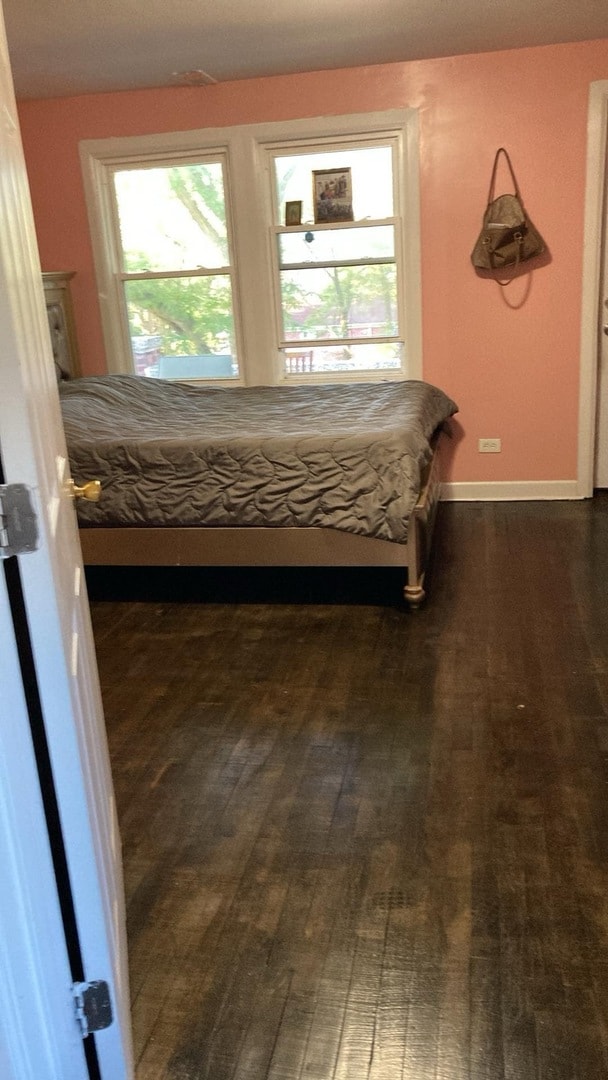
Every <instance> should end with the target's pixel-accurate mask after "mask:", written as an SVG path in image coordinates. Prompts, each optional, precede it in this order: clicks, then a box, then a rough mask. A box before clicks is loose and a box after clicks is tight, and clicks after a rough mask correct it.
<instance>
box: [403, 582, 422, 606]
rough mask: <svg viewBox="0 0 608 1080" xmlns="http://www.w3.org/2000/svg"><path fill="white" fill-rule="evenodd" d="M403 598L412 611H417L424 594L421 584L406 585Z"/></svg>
mask: <svg viewBox="0 0 608 1080" xmlns="http://www.w3.org/2000/svg"><path fill="white" fill-rule="evenodd" d="M403 596H404V598H405V600H406V602H407V603H408V604H409V606H410V608H411V609H412V611H417V609H418V608H419V607H420V605H421V603H422V601H423V600H424V598H425V596H426V593H425V591H424V589H423V587H422V583H420V582H419V583H418V584H417V585H406V586H405V587H404V589H403Z"/></svg>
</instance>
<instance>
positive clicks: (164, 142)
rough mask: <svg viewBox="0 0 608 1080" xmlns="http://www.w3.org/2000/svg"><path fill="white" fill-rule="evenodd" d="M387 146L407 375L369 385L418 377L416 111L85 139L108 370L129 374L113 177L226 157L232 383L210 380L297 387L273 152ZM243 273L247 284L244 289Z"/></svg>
mask: <svg viewBox="0 0 608 1080" xmlns="http://www.w3.org/2000/svg"><path fill="white" fill-rule="evenodd" d="M389 139H390V140H394V146H395V151H394V152H395V159H394V164H395V165H396V168H395V169H394V179H393V185H394V219H395V220H396V221H397V227H396V231H395V244H396V247H397V246H398V248H399V251H398V260H399V261H400V266H401V270H402V281H403V290H402V292H401V293H400V294H399V296H398V305H399V318H400V321H401V320H402V327H403V340H404V356H405V364H404V366H405V370H404V371H403V372H397V371H379V372H377V373H375V374H374V381H375V380H377V381H387V380H391V381H392V380H395V379H403V378H414V379H415V378H421V377H422V311H421V287H420V208H419V198H420V197H419V176H418V173H419V161H418V110H417V109H414V108H408V109H396V110H390V111H387V112H380V113H357V114H349V115H341V116H324V117H312V118H309V119H301V120H291V121H279V122H272V123H262V124H248V125H234V126H228V127H224V128H203V129H196V130H192V131H182V132H165V133H160V134H155V135H138V136H124V137H118V138H110V139H101V140H97V139H96V140H84V141H82V142H81V143H80V157H81V166H82V172H83V181H84V188H85V198H86V203H87V210H88V215H89V226H90V232H91V242H92V247H93V256H94V264H95V272H96V277H97V286H98V297H99V305H100V312H101V320H102V328H103V335H104V344H105V349H106V356H107V364H108V371H109V372H112V373H131V372H132V370H133V368H132V361H131V344H130V339H129V334H128V319H127V318H126V310H125V301H124V290H123V288H122V279H121V275H122V270H123V268H122V254H121V253H122V248H121V244H120V236H119V235H117V231H118V220H117V214H116V213H115V212H114V207H113V196H114V192H113V183H112V180H111V172H114V171H116V170H117V169H120V168H136V167H138V166H141V167H145V166H146V165H147V166H148V167H149V166H150V165H153V164H158V165H163V164H165V163H167V164H170V163H176V162H184V161H185V160H186V159H188V158H191V159H192V160H194V159H195V158H196V156H197V155H198V156H199V158H201V159H203V158H205V159H209V158H212V157H213V156H214V155H217V157H218V159H219V158H221V159H223V160H224V162H225V183H226V189H227V190H226V192H225V199H226V210H227V220H228V232H229V239H230V243H231V245H232V247H231V250H232V258H233V262H232V267H233V274H234V278H233V281H234V291H233V303H234V318H235V337H236V341H237V347H238V360H239V377H238V378H236V379H234V378H233V379H230V380H225V381H224V382H223V381H222V380H221V379H217V380H212V381H213V383H214V384H220V385H222V384H225V385H226V386H239V385H250V386H252V385H261V384H262V385H263V384H269V383H274V384H277V383H286V382H289V383H291V382H292V381H294V382H301V381H303V380H302V377H301V376H295V375H291V376H287V375H286V373H285V371H284V365H283V354H282V353H281V352H280V350H279V349H278V344H279V341H280V323H278V321H277V319H278V313H277V300H276V293H277V287H278V278H276V277H275V274H274V272H273V269H274V267H275V265H276V262H277V258H276V246H277V245H276V232H277V230H278V229H281V228H282V227H281V226H280V225H279V224H278V222H279V220H280V218H279V217H278V216H277V215H278V213H279V208H278V207H277V206H276V192H275V189H274V170H273V162H272V157H271V155H272V154H273V153H277V152H281V153H283V152H289V153H297V152H298V149H299V146H300V145H301V147H302V152H314V150H315V149H317V148H318V149H321V150H322V149H329V148H330V147H332V148H333V143H339V144H340V145H342V144H345V143H348V142H352V144H353V147H356V146H358V145H361V144H362V143H365V142H367V141H371V142H380V143H382V142H383V141H384V142H386V141H388V140H389ZM382 220H387V221H388V220H389V219H382ZM391 220H392V219H391ZM399 222H401V223H402V227H401V228H399ZM355 224H356V223H355ZM245 276H246V278H247V287H246V288H243V285H242V282H243V280H244V278H245ZM294 347H295V346H294ZM363 377H364V378H365V380H366V381H371V379H370V373H368V372H365V373H360V372H356V371H353V372H333V373H330V374H329V378H330V379H331V381H333V382H336V381H339V382H360V381H362V378H363ZM304 381H306V382H307V383H319V382H325V381H327V376H326V375H323V376H321V375H319V374H318V373H313V374H312V375H307V376H305V377H304ZM205 384H207V380H205Z"/></svg>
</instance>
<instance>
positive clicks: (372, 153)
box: [274, 146, 393, 225]
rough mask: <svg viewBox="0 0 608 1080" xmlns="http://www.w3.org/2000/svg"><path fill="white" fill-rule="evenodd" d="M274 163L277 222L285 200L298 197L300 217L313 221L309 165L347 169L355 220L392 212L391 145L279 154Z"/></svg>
mask: <svg viewBox="0 0 608 1080" xmlns="http://www.w3.org/2000/svg"><path fill="white" fill-rule="evenodd" d="M274 163H275V179H276V194H277V208H278V214H279V220H278V221H277V222H276V224H277V225H282V224H284V221H285V203H286V202H288V201H291V200H298V199H299V200H301V201H302V221H303V222H307V221H308V222H312V221H314V213H313V197H312V172H313V169H342V168H345V169H346V168H349V169H351V176H352V187H353V213H354V216H355V220H356V221H357V220H360V219H361V218H385V217H392V216H393V168H392V147H391V146H374V147H362V148H360V149H357V150H330V151H323V152H317V153H310V154H289V155H285V156H280V155H279V156H277V157H275V159H274Z"/></svg>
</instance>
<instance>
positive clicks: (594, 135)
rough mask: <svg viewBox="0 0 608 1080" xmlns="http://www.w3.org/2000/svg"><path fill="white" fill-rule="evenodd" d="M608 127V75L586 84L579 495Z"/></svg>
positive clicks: (589, 474)
mask: <svg viewBox="0 0 608 1080" xmlns="http://www.w3.org/2000/svg"><path fill="white" fill-rule="evenodd" d="M607 131H608V80H606V79H602V80H601V81H599V82H593V83H591V86H590V88H589V112H588V118H587V182H586V189H585V225H584V234H583V289H582V305H581V353H580V384H579V385H580V393H579V419H578V493H579V496H580V497H581V498H588V497H589V496H591V495H592V494H593V473H594V464H595V441H596V402H597V373H598V335H599V332H600V330H599V327H600V287H601V279H602V233H603V219H604V198H605V191H604V189H605V175H606V152H607Z"/></svg>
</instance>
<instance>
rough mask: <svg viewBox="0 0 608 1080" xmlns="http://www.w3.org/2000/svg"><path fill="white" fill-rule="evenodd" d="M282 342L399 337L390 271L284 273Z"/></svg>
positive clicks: (363, 268)
mask: <svg viewBox="0 0 608 1080" xmlns="http://www.w3.org/2000/svg"><path fill="white" fill-rule="evenodd" d="M280 278H281V300H282V309H283V328H284V340H286V341H306V340H311V339H312V340H314V339H318V338H332V337H333V338H345V337H346V338H363V337H389V336H393V335H395V336H396V335H397V334H398V326H397V288H396V271H395V267H394V265H380V266H342V267H325V268H321V267H314V268H312V269H310V270H308V269H307V270H283V271H282V272H281V275H280Z"/></svg>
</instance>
